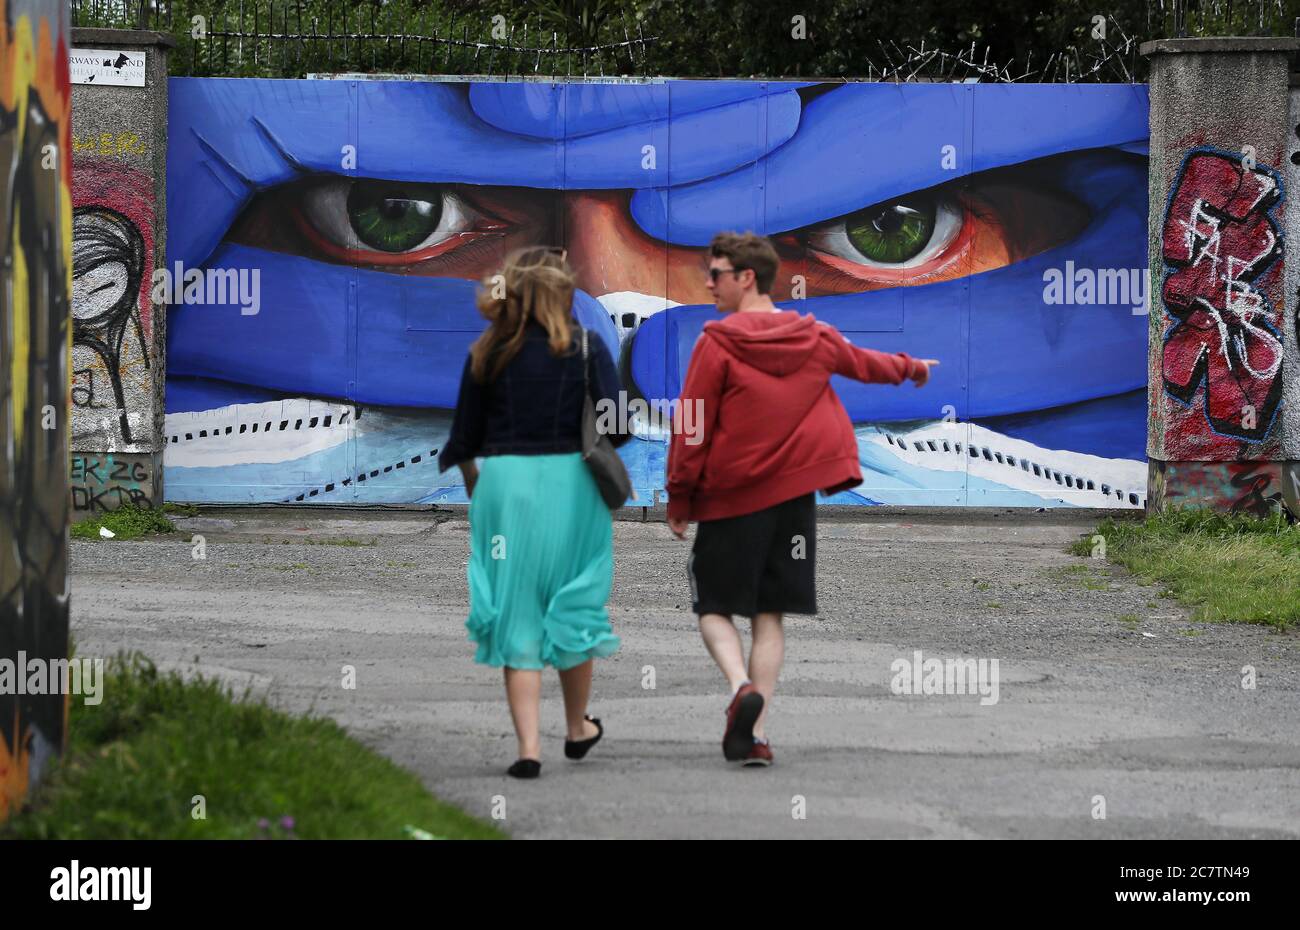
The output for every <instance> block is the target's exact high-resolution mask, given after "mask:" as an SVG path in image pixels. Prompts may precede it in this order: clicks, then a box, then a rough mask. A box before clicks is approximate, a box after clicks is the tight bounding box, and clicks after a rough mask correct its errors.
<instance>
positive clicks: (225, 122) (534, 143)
mask: <svg viewBox="0 0 1300 930" xmlns="http://www.w3.org/2000/svg"><path fill="white" fill-rule="evenodd" d="M286 85H287V86H286ZM507 86H513V85H507ZM761 86H762V85H735V86H732V85H727V87H726V88H725V90H720V91H715V92H713V96H714V97H715V98H716V99H718V100H722V101H724V102H723V103H722V104H720V105H717V106H714V107H712V108H709V109H705V108H703V107H704V104H705V103H706V102H708V100H709V99H710V93H709V92H707V91H706V90H705V89H700V90H686V89H682V90H680V91H675V92H676V93H680V94H681V95H682V96H683V97H684V99H685V100H686V101H687V103H688V106H687V108H686V110H685V113H684V115H683V114H678V113H676V112H674V114H673V121H672V131H671V133H670V132H669V122H668V120H667V117H664V118H662V119H656V120H652V121H648V122H640V123H635V122H634V123H631V124H626V125H616V126H611V127H610V128H608V129H607V131H602V132H598V133H593V132H586V131H584V134H582V135H579V136H577V137H575V138H570V139H568V140H567V141H566V140H561V141H558V142H557V141H554V140H551V139H539V138H534V137H530V136H527V135H524V134H521V133H518V132H508V131H505V130H502V129H499V128H497V127H496V126H493V125H490V124H488V123H487V122H485V121H484V120H483V119H482V118H480V117H479V116H478V115H477V114H476V113H475V112H474V110H473V109H472V108H471V106H470V103H469V94H470V90H469V85H466V84H439V83H405V82H393V81H387V82H381V81H273V80H239V81H218V80H212V79H203V78H172V79H171V81H170V83H169V84H168V88H169V93H170V98H169V109H168V116H169V120H170V126H169V133H168V135H169V140H170V141H169V148H168V162H167V164H168V170H167V183H168V197H167V206H168V211H167V216H168V247H169V260H170V261H172V262H175V261H180V262H183V263H184V264H185V265H186V266H187V267H189V266H194V265H198V264H199V263H200V262H202V261H203V260H204V259H205V258H206V257H207V256H208V255H209V254H211V252H212V250H213V249H215V248H216V246H217V244H218V243H219V242H220V241H221V238H222V236H223V235H224V234H225V232H226V230H227V229H228V228H229V226H230V224H231V222H232V221H233V220H234V218H235V217H236V216H237V215H238V214H239V211H240V210H241V209H243V207H244V205H245V204H246V203H247V202H248V200H249V199H250V198H251V197H252V196H253V195H254V194H256V193H257V192H259V191H262V190H266V189H268V188H271V187H274V186H275V185H277V184H282V183H285V182H288V181H292V180H294V179H296V178H299V177H302V176H305V175H310V174H322V173H324V174H338V175H346V176H350V177H351V176H355V177H362V178H388V179H395V180H406V181H426V182H435V183H465V184H500V185H512V186H518V187H533V188H542V189H549V190H555V189H565V188H567V189H602V190H609V189H614V190H617V189H639V188H652V187H663V186H666V185H668V184H669V183H672V184H679V183H687V182H691V181H697V180H700V179H702V178H708V177H713V176H715V175H720V174H726V173H727V172H730V171H732V170H734V169H735V168H736V167H737V166H739V165H743V164H747V163H750V162H753V161H755V160H756V159H758V158H761V157H762V156H763V155H765V154H766V153H768V152H769V151H771V150H772V149H774V148H775V147H777V146H780V145H781V144H783V143H785V142H786V141H787V140H789V139H790V138H791V137H792V136H793V135H794V133H795V130H796V129H797V128H798V125H799V113H800V100H799V96H798V94H797V93H795V92H794V91H793V90H789V89H781V88H782V86H781V85H774V86H776V87H778V89H779V92H760V91H759V88H760V87H761ZM529 87H530V88H531V89H532V90H531V97H530V95H529V94H525V93H522V92H520V94H519V96H520V98H521V99H523V100H529V99H532V98H538V99H541V98H545V97H546V95H547V93H549V94H550V95H552V96H554V97H555V98H557V99H559V98H560V96H561V94H560V91H559V90H558V89H555V88H551V87H550V86H549V85H529ZM661 87H663V86H662V85H661ZM741 87H743V88H747V89H745V90H743V91H742V90H740V89H738V88H741ZM601 88H602V91H603V93H601V94H594V93H588V92H585V91H584V92H582V93H575V92H576V91H579V90H582V89H581V88H569V89H568V93H566V94H565V99H568V98H569V97H571V98H572V105H571V106H568V109H567V111H566V112H565V113H564V114H562V115H563V117H564V122H563V123H562V124H561V126H560V127H557V128H556V131H557V132H562V131H563V129H562V126H563V125H567V124H568V123H569V122H573V123H575V124H576V125H578V126H582V127H585V126H588V125H589V124H590V125H604V124H605V123H607V122H609V121H610V119H611V116H610V113H611V112H616V111H617V109H618V106H619V104H620V102H622V101H625V100H626V101H628V102H629V103H634V102H635V101H636V100H638V99H640V96H643V95H644V93H646V92H647V89H646V88H643V87H640V86H636V85H628V86H621V85H601ZM501 93H505V92H504V91H503V92H501ZM655 93H658V94H665V93H667V90H666V89H663V90H656V91H655ZM506 96H510V94H506ZM584 107H591V108H594V109H593V110H592V117H591V120H588V119H587V116H586V111H585V110H584V109H583V108H584ZM632 109H633V111H636V110H637V107H636V106H633V107H632ZM498 110H499V111H500V112H498V113H497V119H498V121H499V122H504V121H505V120H504V115H505V114H504V110H500V108H499V107H498ZM652 111H653V108H652ZM525 115H526V114H525ZM524 124H525V128H527V127H528V121H527V119H525V120H524ZM349 146H350V147H351V148H350V149H349V148H348V147H349ZM646 146H653V147H654V148H653V152H651V151H649V150H647V148H646ZM349 155H354V156H355V168H353V167H352V166H351V162H347V161H346V159H347V158H348V157H349ZM345 164H346V165H347V166H348V167H346V168H345Z"/></svg>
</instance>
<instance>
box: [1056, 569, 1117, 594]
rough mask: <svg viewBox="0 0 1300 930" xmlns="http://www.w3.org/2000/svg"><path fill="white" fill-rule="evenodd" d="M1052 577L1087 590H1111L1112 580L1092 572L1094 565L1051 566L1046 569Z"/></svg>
mask: <svg viewBox="0 0 1300 930" xmlns="http://www.w3.org/2000/svg"><path fill="white" fill-rule="evenodd" d="M1044 571H1045V572H1046V574H1047V575H1048V576H1050V577H1053V578H1055V579H1057V580H1058V581H1063V582H1066V583H1067V584H1073V585H1078V586H1079V587H1081V588H1083V590H1085V591H1109V590H1110V582H1109V581H1108V580H1107V579H1105V578H1102V577H1100V576H1098V575H1094V574H1093V572H1092V566H1090V565H1087V564H1082V565H1063V566H1061V567H1059V568H1049V569H1045V570H1044Z"/></svg>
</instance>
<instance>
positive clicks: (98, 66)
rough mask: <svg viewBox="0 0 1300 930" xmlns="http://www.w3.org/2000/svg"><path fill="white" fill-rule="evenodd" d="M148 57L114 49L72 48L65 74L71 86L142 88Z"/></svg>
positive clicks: (140, 53)
mask: <svg viewBox="0 0 1300 930" xmlns="http://www.w3.org/2000/svg"><path fill="white" fill-rule="evenodd" d="M147 54H148V53H147V52H124V51H122V50H120V49H115V48H110V49H102V48H74V49H73V50H72V51H71V53H70V54H69V55H68V71H69V74H70V75H71V78H72V83H73V84H110V85H113V86H115V87H144V63H145V56H146V55H147Z"/></svg>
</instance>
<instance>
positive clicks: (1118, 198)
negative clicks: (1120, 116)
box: [631, 152, 1147, 422]
mask: <svg viewBox="0 0 1300 930" xmlns="http://www.w3.org/2000/svg"><path fill="white" fill-rule="evenodd" d="M1059 185H1060V187H1061V188H1062V190H1064V191H1065V192H1067V193H1070V194H1072V195H1073V196H1075V197H1077V198H1079V199H1080V200H1081V201H1083V202H1084V203H1085V204H1087V205H1088V207H1089V209H1090V210H1091V211H1092V214H1093V217H1092V221H1091V223H1090V224H1089V225H1088V227H1087V228H1086V229H1085V230H1084V232H1083V233H1082V234H1080V235H1079V236H1078V237H1077V238H1075V239H1074V240H1072V241H1070V242H1068V243H1064V244H1062V245H1061V246H1058V247H1057V248H1055V249H1051V250H1049V251H1047V252H1043V253H1041V254H1039V255H1036V256H1034V257H1032V258H1028V259H1025V260H1023V261H1020V262H1016V263H1014V264H1011V265H1007V266H1005V267H1003V268H999V269H996V270H993V271H987V272H984V273H982V274H977V275H971V276H968V277H963V278H957V279H954V280H950V281H944V282H940V283H936V284H927V285H921V286H916V287H907V288H890V289H885V290H876V291H869V292H866V293H862V294H850V295H843V296H834V297H816V298H809V299H807V300H803V301H791V302H786V303H782V304H780V305H779V306H781V307H783V308H785V309H791V310H798V311H800V312H810V313H812V314H814V315H815V316H816V317H817V318H818V319H819V320H824V321H825V322H827V323H830V324H831V325H833V326H835V327H836V328H837V329H839V330H840V331H841V332H843V333H845V334H846V335H847V336H848V337H849V338H850V339H851V340H852V341H853V342H854V343H855V344H858V345H862V346H864V347H866V348H872V349H878V350H880V351H884V352H907V353H909V354H911V355H914V356H923V357H930V358H938V359H940V360H941V361H942V362H943V364H942V365H940V366H939V367H938V368H937V369H935V372H934V374H933V376H932V378H931V382H930V385H929V386H928V387H927V388H926V390H924V391H911V390H908V391H900V390H894V389H891V388H882V387H880V386H878V385H864V384H859V383H857V382H853V381H848V380H846V379H843V378H838V377H836V378H835V379H833V384H834V386H835V390H836V391H837V392H838V393H839V395H840V398H841V400H843V402H844V404H845V407H846V408H847V409H848V412H849V415H850V416H851V417H852V418H853V419H854V420H855V421H858V422H882V421H893V420H910V419H938V418H941V417H942V416H943V415H944V411H943V407H944V405H947V404H951V405H952V406H953V407H954V408H955V409H956V412H957V414H958V415H959V416H960V417H961V418H962V419H968V418H975V417H990V416H999V415H1003V414H1008V413H1015V412H1023V411H1029V410H1040V409H1044V408H1049V407H1058V406H1061V405H1064V404H1069V403H1075V402H1078V401H1084V400H1091V399H1095V398H1100V397H1106V396H1110V395H1114V394H1120V393H1124V392H1127V391H1132V390H1135V389H1138V388H1141V387H1143V386H1144V385H1145V384H1146V378H1147V353H1146V334H1147V317H1146V316H1145V315H1142V314H1141V313H1135V312H1134V307H1133V306H1132V305H1131V304H1130V303H1118V304H1109V305H1106V304H1103V305H1095V306H1072V305H1052V304H1047V303H1045V301H1044V287H1045V284H1044V274H1045V273H1046V272H1047V271H1048V270H1049V269H1057V270H1060V269H1062V268H1064V267H1065V263H1066V262H1067V261H1071V262H1073V263H1074V266H1075V267H1077V268H1089V269H1095V268H1121V269H1144V268H1145V265H1146V232H1145V231H1146V211H1145V202H1144V200H1143V195H1144V194H1145V191H1146V166H1145V164H1144V163H1142V162H1141V161H1140V160H1138V159H1135V158H1122V157H1116V156H1114V155H1110V154H1108V153H1105V152H1101V153H1082V154H1080V155H1079V156H1077V157H1076V158H1074V159H1071V160H1070V162H1069V164H1068V165H1062V166H1061V173H1060V178H1059ZM718 318H720V315H719V314H718V313H717V312H716V310H714V308H713V307H711V306H681V307H673V308H670V309H668V310H666V311H663V312H661V313H658V314H655V315H654V316H652V317H650V318H649V319H648V320H646V322H645V323H643V324H642V325H641V327H640V328H639V329H638V330H637V332H636V335H635V341H634V343H633V346H632V353H631V373H632V378H633V380H634V381H635V383H636V385H637V387H638V389H639V390H640V391H641V392H642V393H643V394H645V396H646V397H648V398H674V397H677V396H678V394H679V393H680V391H681V385H682V382H683V380H684V376H685V373H686V369H687V366H688V365H689V362H690V354H691V351H692V349H693V348H694V346H695V341H696V339H697V338H698V336H699V334H700V332H701V330H702V328H703V325H704V323H705V321H707V320H710V319H718ZM967 318H968V322H964V320H966V319H967ZM900 321H901V325H900Z"/></svg>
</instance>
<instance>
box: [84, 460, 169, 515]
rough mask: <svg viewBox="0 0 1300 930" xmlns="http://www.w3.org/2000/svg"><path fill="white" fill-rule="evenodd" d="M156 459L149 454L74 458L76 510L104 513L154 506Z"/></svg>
mask: <svg viewBox="0 0 1300 930" xmlns="http://www.w3.org/2000/svg"><path fill="white" fill-rule="evenodd" d="M151 458H152V456H151V455H150V454H149V453H147V452H144V453H137V454H132V453H129V452H128V453H122V452H119V453H112V452H107V453H102V454H101V453H97V452H78V453H74V454H73V456H72V467H71V470H70V474H69V477H70V478H71V481H72V509H73V510H78V511H87V512H90V513H100V512H102V511H105V510H117V509H118V508H119V507H124V506H134V507H144V508H151V507H153V490H152V487H153V467H152V464H151Z"/></svg>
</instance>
